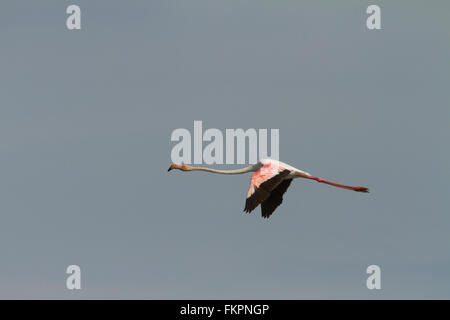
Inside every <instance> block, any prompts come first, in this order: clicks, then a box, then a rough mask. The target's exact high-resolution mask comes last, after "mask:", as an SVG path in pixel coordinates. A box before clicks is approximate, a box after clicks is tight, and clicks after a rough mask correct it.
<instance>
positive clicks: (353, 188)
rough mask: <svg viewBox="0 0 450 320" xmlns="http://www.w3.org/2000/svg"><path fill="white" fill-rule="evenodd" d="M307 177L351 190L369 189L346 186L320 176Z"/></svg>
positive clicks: (363, 190) (366, 189) (365, 190)
mask: <svg viewBox="0 0 450 320" xmlns="http://www.w3.org/2000/svg"><path fill="white" fill-rule="evenodd" d="M307 178H308V179H312V180H316V181H317V182H322V183H326V184H329V185H331V186H335V187H338V188H344V189H348V190H353V191H357V192H369V189H368V188H366V187H353V186H347V185H345V184H339V183H335V182H332V181H328V180H324V179H322V178H319V177H307Z"/></svg>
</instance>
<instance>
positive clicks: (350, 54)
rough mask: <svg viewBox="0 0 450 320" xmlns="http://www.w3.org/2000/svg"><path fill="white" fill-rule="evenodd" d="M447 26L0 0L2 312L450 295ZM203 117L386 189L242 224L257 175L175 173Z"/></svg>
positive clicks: (389, 5) (151, 5) (306, 189)
mask: <svg viewBox="0 0 450 320" xmlns="http://www.w3.org/2000/svg"><path fill="white" fill-rule="evenodd" d="M70 4H78V5H79V6H80V7H81V10H82V30H80V31H68V30H67V29H66V27H65V19H66V16H67V15H66V14H65V9H66V7H67V6H68V5H70ZM369 4H378V5H380V6H381V9H382V28H383V29H382V30H379V31H369V30H367V29H366V27H365V19H366V14H365V10H366V8H367V6H368V5H369ZM449 10H450V4H449V3H448V1H435V3H434V5H433V6H429V5H427V4H425V3H423V2H422V1H405V0H403V1H395V2H392V1H370V2H369V1H345V2H339V4H337V2H336V1H268V0H265V1H261V0H258V1H257V0H252V1H206V0H202V1H192V0H189V1H167V0H164V1H131V2H130V1H75V2H72V1H39V2H30V1H8V2H2V4H0V39H1V50H0V66H1V72H0V96H1V104H0V155H1V169H0V213H1V215H0V217H1V223H0V253H1V257H2V258H1V262H0V298H63V299H71V298H153V299H158V298H192V299H196V298H211V299H215V298H236V299H239V298H254V299H258V298H275V299H277V298H288V299H297V298H319V299H320V298H342V299H348V298H359V299H378V298H385V299H392V298H447V299H448V298H450V275H449V272H448V271H449V269H450V252H449V243H450V233H449V228H450V213H449V211H450V210H449V205H448V196H449V191H450V185H449V178H450V170H449V162H450V161H449V160H450V159H449V158H450V153H449V148H448V145H449V142H448V141H449V138H450V132H449V120H450V111H449V110H450V108H449V106H450V93H449V88H448V85H449V83H450V63H449V57H450V41H449V40H450V22H449V19H448V12H449ZM194 120H202V121H203V123H204V126H205V128H219V129H225V128H244V129H246V128H279V129H280V159H281V160H282V161H285V162H287V163H289V164H291V165H293V166H296V167H298V168H300V169H303V170H305V171H308V172H310V173H313V174H316V175H319V176H321V177H323V178H328V179H331V180H335V181H338V182H342V183H346V184H353V185H364V186H367V187H370V189H371V193H370V194H368V195H365V194H360V193H355V192H349V191H346V190H340V189H336V188H332V187H329V186H326V185H321V184H318V183H315V182H311V181H300V180H296V181H294V183H293V184H292V185H291V187H290V189H289V190H288V192H287V193H286V195H285V198H284V199H285V201H284V203H283V204H282V205H281V206H280V207H279V208H278V209H277V210H276V211H275V213H274V215H273V216H272V217H271V218H270V219H269V220H264V219H262V218H261V217H260V210H259V208H258V209H257V210H255V212H254V213H253V214H251V215H247V214H245V213H243V212H242V210H243V207H244V200H245V194H246V191H247V188H248V184H249V177H250V175H242V176H218V175H212V174H206V173H200V172H198V173H191V174H183V173H181V172H171V173H167V172H166V170H167V167H168V166H169V164H170V151H171V148H172V146H173V145H174V144H173V143H171V141H170V134H171V132H172V131H173V130H174V129H176V128H187V129H190V130H192V128H193V121H194ZM223 167H226V166H223ZM231 167H233V166H231ZM70 264H78V265H80V267H81V269H82V290H80V291H78V292H72V291H68V290H67V289H66V288H65V279H66V276H67V275H66V274H65V269H66V267H67V266H68V265H70ZM371 264H377V265H379V266H380V267H381V269H382V290H380V291H375V290H373V291H369V290H368V289H367V288H366V286H365V281H366V277H367V275H366V274H365V269H366V267H367V266H368V265H371Z"/></svg>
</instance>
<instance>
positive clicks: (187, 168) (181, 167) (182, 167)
mask: <svg viewBox="0 0 450 320" xmlns="http://www.w3.org/2000/svg"><path fill="white" fill-rule="evenodd" d="M173 169H178V170H181V171H190V170H191V167H190V166H188V165H186V164H184V163H182V164H176V163H173V164H172V165H171V166H170V167H169V169H167V171H170V170H173Z"/></svg>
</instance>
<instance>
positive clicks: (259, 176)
mask: <svg viewBox="0 0 450 320" xmlns="http://www.w3.org/2000/svg"><path fill="white" fill-rule="evenodd" d="M290 173H291V171H290V170H287V169H284V168H281V167H278V166H274V165H271V164H268V165H264V166H263V167H261V169H259V170H258V171H257V172H255V173H254V174H253V175H252V177H251V179H250V188H249V189H248V192H247V199H246V201H245V208H244V211H245V212H248V213H250V212H252V211H253V210H254V209H255V208H256V207H257V206H258V205H259V204H261V203H264V201H266V200H267V199H269V198H270V197H271V193H272V192H273V191H274V190H276V188H277V187H278V186H279V185H280V184H281V183H282V182H283V180H284V179H285V178H286V176H287V175H289V174H290ZM288 186H289V184H288V185H287V186H286V189H287V187H288ZM285 191H286V190H285ZM283 193H284V192H283ZM283 193H282V194H283ZM276 194H277V193H276ZM282 194H281V195H282ZM277 199H278V197H275V196H274V198H273V200H272V201H271V203H272V202H273V203H274V204H275V203H276V202H277V201H278V200H277ZM280 203H281V202H280ZM278 205H279V204H277V205H275V207H274V208H273V210H275V208H276V207H278ZM272 206H273V205H271V206H270V207H272ZM268 207H269V206H268ZM267 210H268V211H270V210H269V209H267ZM273 210H272V211H271V212H270V214H271V213H272V212H273ZM268 211H267V212H268ZM270 214H269V216H270Z"/></svg>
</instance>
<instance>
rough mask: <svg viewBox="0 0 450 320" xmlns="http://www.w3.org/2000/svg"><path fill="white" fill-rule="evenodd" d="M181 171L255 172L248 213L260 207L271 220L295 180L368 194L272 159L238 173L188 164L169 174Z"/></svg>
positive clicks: (233, 172)
mask: <svg viewBox="0 0 450 320" xmlns="http://www.w3.org/2000/svg"><path fill="white" fill-rule="evenodd" d="M173 169H178V170H181V171H206V172H212V173H219V174H241V173H246V172H255V173H254V174H253V175H252V177H251V178H250V188H249V189H248V192H247V199H246V201H245V208H244V211H245V212H248V213H250V212H252V211H253V210H254V209H255V208H256V207H257V206H258V205H259V204H261V213H262V216H263V218H269V217H270V215H271V214H272V213H273V212H274V211H275V209H276V208H277V207H278V206H279V205H280V204H281V202H283V194H284V193H285V192H286V190H287V188H288V187H289V185H290V184H291V182H292V179H295V178H305V179H311V180H316V181H317V182H322V183H326V184H329V185H332V186H335V187H339V188H344V189H348V190H353V191H357V192H369V189H368V188H365V187H353V186H347V185H343V184H339V183H335V182H331V181H328V180H324V179H322V178H319V177H315V176H312V175H310V174H309V173H307V172H305V171H302V170H299V169H297V168H294V167H292V166H290V165H288V164H286V163H283V162H281V161H277V160H272V159H262V160H260V161H258V162H257V163H255V164H254V165H251V166H249V167H246V168H242V169H237V170H216V169H211V168H203V167H192V166H189V165H187V164H175V163H174V164H172V165H171V166H170V167H169V169H168V170H167V171H170V170H173Z"/></svg>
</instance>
